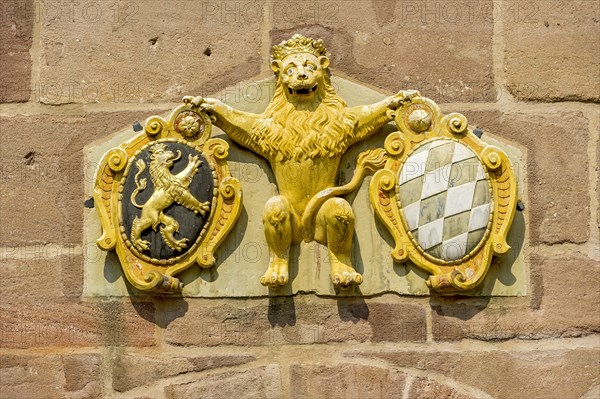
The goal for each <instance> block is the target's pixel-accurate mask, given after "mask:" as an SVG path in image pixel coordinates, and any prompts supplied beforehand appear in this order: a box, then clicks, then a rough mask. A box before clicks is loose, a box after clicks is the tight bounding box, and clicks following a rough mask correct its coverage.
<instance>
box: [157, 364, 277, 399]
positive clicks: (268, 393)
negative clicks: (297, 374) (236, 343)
mask: <svg viewBox="0 0 600 399" xmlns="http://www.w3.org/2000/svg"><path fill="white" fill-rule="evenodd" d="M281 392H282V386H281V371H280V370H279V367H278V366H277V365H275V364H273V365H268V366H266V367H260V368H255V369H251V370H247V371H242V372H225V373H220V374H213V375H209V376H205V377H204V378H202V379H200V380H198V381H194V382H190V383H187V384H174V385H170V386H167V387H166V388H165V396H166V398H167V399H175V398H176V399H186V398H190V399H192V398H200V397H202V398H206V399H217V398H219V399H221V398H222V399H225V398H239V397H242V398H265V399H271V398H273V399H275V398H279V397H281Z"/></svg>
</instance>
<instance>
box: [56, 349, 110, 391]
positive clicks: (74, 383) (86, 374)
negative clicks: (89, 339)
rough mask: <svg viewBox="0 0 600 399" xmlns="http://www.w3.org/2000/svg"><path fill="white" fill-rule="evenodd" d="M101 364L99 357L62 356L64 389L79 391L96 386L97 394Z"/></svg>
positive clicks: (99, 384) (99, 385)
mask: <svg viewBox="0 0 600 399" xmlns="http://www.w3.org/2000/svg"><path fill="white" fill-rule="evenodd" d="M101 363H102V360H101V358H100V356H99V355H78V356H63V369H64V373H65V389H66V390H67V391H79V390H82V389H84V388H85V387H87V386H88V385H89V384H94V385H96V386H97V389H96V392H98V393H99V392H100V389H101V382H100V381H99V380H100V367H101Z"/></svg>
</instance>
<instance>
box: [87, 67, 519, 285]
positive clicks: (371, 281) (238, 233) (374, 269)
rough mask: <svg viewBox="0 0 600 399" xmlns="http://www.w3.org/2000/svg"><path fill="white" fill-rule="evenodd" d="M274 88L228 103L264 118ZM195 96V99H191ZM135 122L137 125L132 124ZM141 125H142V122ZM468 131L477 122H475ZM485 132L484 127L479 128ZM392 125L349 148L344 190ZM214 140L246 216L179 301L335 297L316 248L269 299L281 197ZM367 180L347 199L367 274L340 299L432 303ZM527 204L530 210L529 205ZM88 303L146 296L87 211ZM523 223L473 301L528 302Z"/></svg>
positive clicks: (193, 274) (240, 156) (374, 96)
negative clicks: (398, 258)
mask: <svg viewBox="0 0 600 399" xmlns="http://www.w3.org/2000/svg"><path fill="white" fill-rule="evenodd" d="M332 83H333V85H334V87H335V88H336V90H337V92H338V94H339V95H340V96H341V97H342V98H343V99H344V100H346V102H347V103H348V106H354V105H361V104H369V103H373V102H376V101H379V100H381V99H382V98H384V97H386V95H387V94H383V93H380V92H377V91H375V90H373V89H370V88H368V87H365V86H363V85H360V84H357V83H354V82H352V81H350V80H347V79H344V78H340V77H335V76H334V77H332ZM273 90H274V80H273V79H266V80H261V81H256V82H253V83H248V84H246V85H238V86H235V87H233V88H229V89H226V90H224V91H223V93H224V95H223V100H224V101H225V102H226V103H228V104H230V105H232V106H234V107H235V108H237V109H241V110H245V111H250V112H257V113H259V112H262V111H263V110H264V109H265V108H266V106H267V104H268V102H269V101H270V99H271V97H272V93H273ZM189 94H195V93H189ZM442 108H443V111H444V112H450V111H456V110H457V109H456V108H454V109H452V107H451V106H447V107H442ZM133 122H134V121H132V123H133ZM141 122H143V121H141ZM469 123H470V125H471V126H477V121H473V120H470V121H469ZM481 127H482V128H485V126H481ZM395 130H396V129H395V126H394V125H393V124H389V125H387V126H384V128H382V129H381V131H380V132H379V133H378V134H377V135H375V136H373V137H371V138H370V139H368V140H365V141H363V142H361V143H359V144H357V145H354V146H352V147H351V148H350V149H349V150H348V151H347V153H346V154H345V155H344V157H343V158H342V161H341V162H340V169H339V176H338V178H339V183H341V184H343V183H345V182H347V181H349V180H350V178H351V177H352V174H353V172H354V163H355V159H356V156H357V155H358V154H359V153H360V152H361V151H364V150H365V149H367V148H373V147H383V142H384V140H385V137H386V134H387V133H390V132H392V131H395ZM134 134H137V133H134V132H133V131H132V129H131V128H129V129H126V130H123V131H121V132H119V133H117V134H115V135H114V136H113V137H112V138H111V139H109V140H107V141H105V142H102V143H94V144H92V145H90V146H88V147H87V148H86V150H85V164H86V165H90V164H97V163H98V161H99V160H100V158H101V156H102V155H103V154H104V153H105V152H106V151H107V150H109V149H110V148H113V147H116V146H118V145H119V144H120V143H121V142H123V141H125V140H127V139H129V138H130V137H132V136H133V135H134ZM213 137H221V138H223V139H225V140H227V141H228V142H229V144H230V150H229V157H228V163H229V166H230V168H231V171H232V175H233V176H234V177H236V178H238V179H239V180H240V181H241V183H242V189H243V191H244V200H243V210H242V214H241V216H240V218H239V220H238V222H237V224H236V225H235V226H234V228H233V229H232V231H231V233H230V234H229V236H228V237H227V238H226V239H225V241H224V242H223V244H222V245H221V247H220V248H219V250H218V251H217V253H216V255H217V264H216V266H215V267H213V268H211V269H204V270H203V269H200V267H191V268H190V269H188V270H187V271H185V272H183V273H182V274H180V275H178V277H179V278H180V279H181V281H182V282H183V283H184V284H185V287H184V289H183V292H182V294H183V295H184V296H189V297H258V296H266V295H292V294H295V293H298V292H313V293H315V294H318V295H336V293H335V291H334V288H333V286H332V284H331V282H330V278H329V264H328V262H329V260H328V255H327V248H326V247H325V246H323V245H320V244H318V243H316V242H312V243H308V244H307V243H301V244H300V245H299V246H292V248H291V251H290V283H289V284H288V285H287V286H285V287H284V288H282V289H280V290H278V291H272V290H270V289H268V288H266V287H263V286H262V285H261V284H260V283H259V278H260V276H261V275H262V274H263V273H264V271H265V270H266V268H267V265H268V259H269V257H268V248H267V243H266V240H265V238H264V234H263V226H262V211H263V208H264V204H265V203H266V201H267V200H268V199H269V198H271V197H272V196H274V195H276V194H277V187H276V185H275V181H274V177H273V174H272V173H271V170H270V166H269V165H268V163H267V162H266V161H265V160H264V159H262V158H260V157H258V156H256V155H254V154H253V153H251V152H249V151H247V150H244V149H243V148H241V147H240V146H237V145H236V144H234V143H232V142H231V140H230V139H229V138H228V137H227V136H226V135H225V134H224V133H223V132H222V131H220V130H219V129H218V128H216V127H215V128H214V130H213ZM482 140H483V141H484V142H486V143H488V144H493V145H497V146H499V147H500V148H502V149H503V150H504V151H505V152H506V153H507V155H508V157H509V158H510V159H511V162H512V163H513V167H514V168H515V172H516V174H517V179H518V181H519V197H520V198H523V187H524V176H523V166H524V165H525V161H524V155H523V154H522V153H521V151H520V150H519V149H517V148H515V147H513V146H511V145H509V144H507V143H503V142H499V141H497V140H496V139H495V138H494V137H493V136H492V135H491V134H490V133H488V132H486V133H485V134H484V135H483V137H482ZM369 183H370V176H368V177H367V178H366V179H365V180H364V181H363V183H362V185H361V187H360V188H359V189H358V190H357V191H356V192H354V193H352V194H350V195H349V196H347V197H346V198H347V199H348V200H349V201H350V203H351V204H352V208H353V209H354V212H355V215H356V229H355V234H354V244H353V259H354V265H355V267H356V269H357V271H358V272H360V273H362V274H363V277H364V282H363V284H362V285H360V286H359V289H358V290H356V291H349V292H347V293H344V292H341V293H340V294H337V295H377V294H381V293H385V292H395V293H398V294H402V295H428V294H429V289H428V288H427V286H426V285H425V280H426V278H427V274H426V273H425V272H424V271H421V270H420V269H418V268H417V267H415V266H414V265H412V264H410V263H407V264H404V265H401V264H395V263H394V262H393V261H392V258H391V257H390V250H391V245H393V240H392V238H391V236H390V235H389V233H388V232H387V230H386V229H385V228H384V226H383V225H382V224H381V223H380V222H379V220H378V219H377V218H376V216H375V215H374V213H373V209H372V207H371V205H370V203H369V195H368V187H369ZM85 190H86V198H87V197H91V192H92V185H91V182H86V187H85ZM524 202H525V203H526V204H527V201H526V199H524ZM84 212H85V214H84V226H85V230H84V236H85V237H84V244H85V245H84V248H85V252H86V253H85V254H84V255H85V266H84V268H85V271H84V276H85V277H84V278H85V284H84V295H85V296H127V295H147V294H144V293H140V292H138V291H136V290H134V289H133V288H131V287H128V286H127V285H126V282H125V279H124V277H123V275H122V271H121V267H120V266H119V264H118V259H117V256H116V254H114V253H113V252H111V253H105V252H103V251H100V250H99V249H98V248H96V247H95V240H96V239H97V238H98V237H99V236H100V232H101V229H100V223H99V220H98V217H97V214H96V210H95V209H87V208H86V209H85V210H84ZM524 237H525V222H524V218H523V214H522V213H520V212H517V213H516V215H515V220H514V222H513V225H512V228H511V230H510V233H509V235H508V243H509V245H510V246H511V247H512V250H511V252H510V253H509V254H508V255H506V256H505V257H504V258H496V259H495V260H494V262H493V263H492V265H491V266H490V271H489V272H488V275H487V277H486V279H485V282H484V283H483V284H482V285H481V286H480V287H479V288H478V289H477V290H476V291H475V292H472V293H471V295H482V296H488V295H492V296H524V295H526V281H527V277H526V276H527V270H526V263H525V260H524V257H523V250H524V245H525V243H524Z"/></svg>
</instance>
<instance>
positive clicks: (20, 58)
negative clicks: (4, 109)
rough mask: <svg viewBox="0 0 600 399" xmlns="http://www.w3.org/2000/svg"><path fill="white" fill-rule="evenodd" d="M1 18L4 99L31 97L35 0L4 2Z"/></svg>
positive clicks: (1, 92)
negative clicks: (31, 53) (31, 51)
mask: <svg viewBox="0 0 600 399" xmlns="http://www.w3.org/2000/svg"><path fill="white" fill-rule="evenodd" d="M1 13H2V16H1V18H0V70H1V71H2V82H1V83H0V102H2V103H10V102H25V101H27V100H29V94H30V85H31V56H30V55H29V48H30V47H31V40H32V36H33V21H34V16H35V14H34V1H33V0H22V1H6V2H3V3H2V10H1Z"/></svg>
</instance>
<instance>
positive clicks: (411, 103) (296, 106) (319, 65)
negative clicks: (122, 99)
mask: <svg viewBox="0 0 600 399" xmlns="http://www.w3.org/2000/svg"><path fill="white" fill-rule="evenodd" d="M271 67H272V69H273V71H274V73H275V76H276V86H275V92H274V96H273V98H272V100H271V102H270V103H269V105H268V106H267V108H266V110H265V111H264V112H263V113H261V114H254V113H249V112H243V111H240V110H236V109H234V108H232V107H230V106H228V105H226V104H225V103H223V102H221V101H219V100H216V99H212V98H202V97H191V96H189V97H185V98H184V99H183V105H181V106H180V107H178V108H177V109H176V110H175V111H173V113H172V114H171V115H170V116H169V118H167V119H163V118H160V117H151V118H149V119H148V121H146V125H145V132H144V133H142V134H140V135H138V136H136V137H135V138H133V139H132V140H131V141H129V142H127V143H124V144H123V145H121V146H120V147H119V148H117V149H114V150H112V151H111V152H109V153H108V154H107V155H106V156H105V158H104V160H103V162H102V164H101V167H100V170H99V172H98V178H97V181H96V188H95V197H94V198H95V200H96V203H97V204H99V206H98V211H99V214H100V217H101V221H102V227H103V230H104V231H103V236H102V237H101V238H100V240H99V241H98V245H100V247H101V248H103V249H106V250H108V249H112V248H114V247H115V246H116V248H117V253H118V254H119V257H120V259H121V262H122V264H123V268H124V270H125V274H126V276H127V278H128V279H129V281H130V282H132V284H133V285H134V286H136V287H137V288H140V289H144V290H159V291H166V292H173V291H177V290H180V289H181V283H179V281H178V280H177V279H176V278H174V277H173V276H174V274H175V273H178V272H180V271H182V270H184V269H185V268H187V267H189V266H190V265H191V264H192V263H194V262H195V263H197V264H198V265H200V266H201V267H211V266H212V265H213V264H214V262H215V259H214V256H213V252H214V250H215V249H216V247H217V246H218V245H219V244H220V243H221V242H222V241H223V239H224V237H225V236H226V234H227V233H228V232H229V230H230V229H231V228H232V226H233V224H234V223H235V221H236V219H237V217H238V215H239V213H240V210H241V188H240V185H239V183H238V182H237V180H235V179H233V178H232V177H231V176H230V175H229V170H228V167H227V162H226V156H227V143H225V142H224V141H223V140H220V139H216V138H210V130H211V129H210V128H211V124H214V125H215V126H217V127H219V128H220V129H221V130H223V131H224V132H225V133H226V134H227V135H228V136H229V137H230V138H231V139H232V140H233V141H235V142H236V143H238V144H239V145H241V146H242V147H245V148H247V149H249V150H250V151H252V152H254V153H255V154H257V155H259V156H261V157H263V158H265V159H266V160H267V161H268V162H269V163H270V165H271V168H272V170H273V173H274V176H275V181H276V184H277V188H278V190H279V195H277V196H274V197H272V198H271V199H270V200H268V201H267V203H266V204H265V206H264V211H263V225H264V234H265V237H266V241H267V244H268V246H269V258H270V260H269V265H268V267H267V270H266V272H265V273H264V274H263V275H262V277H260V283H261V284H262V285H264V286H268V287H270V288H272V289H278V288H280V287H282V286H284V285H286V284H288V282H289V281H288V280H289V253H290V246H291V245H295V244H298V243H300V242H301V241H302V240H304V241H306V242H311V241H316V242H317V243H320V244H322V245H326V246H327V249H328V254H329V259H330V262H329V264H330V277H331V282H332V284H333V285H334V286H335V287H336V288H339V289H349V288H351V287H352V286H355V285H358V284H361V283H362V282H363V277H362V275H361V274H359V273H358V272H357V271H356V270H355V268H354V267H353V264H352V259H351V252H352V251H351V250H352V239H353V233H354V228H355V226H354V220H355V219H354V213H353V210H352V206H351V205H350V203H348V201H346V199H344V198H343V197H344V196H345V195H347V194H349V193H351V192H353V191H355V190H356V189H357V188H358V187H359V186H360V185H361V183H362V181H363V178H364V176H365V174H374V176H373V179H372V181H371V185H370V189H369V193H370V201H371V204H372V206H373V208H374V210H375V214H376V215H377V216H378V217H379V218H380V220H381V221H382V222H383V224H384V226H385V227H386V228H387V229H388V230H389V232H390V233H391V235H392V237H393V239H394V241H395V248H394V249H393V250H392V253H391V255H392V258H393V259H394V260H395V261H397V262H399V263H404V262H412V263H413V264H414V265H416V266H417V267H420V268H422V269H423V270H426V271H427V272H429V273H430V274H431V276H430V277H429V279H428V281H427V284H428V286H429V287H430V288H431V289H434V290H437V291H442V292H444V291H445V292H459V291H467V290H470V289H472V288H474V287H476V286H477V285H479V284H480V283H481V282H482V280H483V278H484V277H485V274H486V272H487V270H488V268H489V265H490V263H491V259H492V257H493V256H494V255H502V254H505V253H507V252H508V250H509V248H510V247H509V246H508V245H507V243H506V235H507V233H508V229H509V228H510V225H511V222H512V218H513V216H514V212H515V206H516V200H517V186H516V179H515V175H514V172H513V170H512V167H511V165H510V162H509V160H508V158H507V156H506V155H505V154H504V153H503V152H502V150H500V149H499V148H496V147H493V146H488V145H486V144H485V143H483V142H482V141H481V140H479V138H478V137H477V136H476V135H475V134H474V133H473V130H472V129H471V128H469V127H468V125H467V121H466V119H465V117H464V116H462V115H460V114H450V115H443V114H442V113H441V111H440V109H439V107H438V106H437V105H436V104H435V103H434V102H433V101H431V100H429V99H427V98H424V97H421V96H420V94H419V93H418V92H416V91H401V92H399V93H397V94H396V95H393V96H390V97H387V98H385V99H383V100H382V101H380V102H377V103H375V104H371V105H361V106H357V107H348V106H347V105H346V103H345V102H344V100H342V98H340V97H339V96H338V95H337V93H336V92H335V90H334V88H333V86H332V84H331V81H330V77H329V58H328V57H327V55H326V50H325V47H324V45H323V42H322V41H321V40H314V39H310V38H307V37H304V36H301V35H294V36H293V37H292V38H290V39H289V40H286V41H283V42H282V43H280V44H279V45H276V46H274V47H273V52H272V62H271ZM392 121H395V124H396V126H397V129H398V131H396V132H394V133H391V134H389V135H388V137H387V139H386V142H385V146H384V148H374V149H370V150H367V151H365V152H363V153H361V154H360V155H359V156H358V157H357V159H356V164H355V170H354V175H353V177H352V179H351V180H350V181H349V182H348V183H347V184H345V185H342V186H336V183H335V182H336V177H337V174H338V173H337V172H338V166H339V163H340V160H341V158H342V156H343V155H344V153H345V152H346V150H347V149H348V147H349V146H351V145H352V144H355V143H357V142H359V141H361V140H364V139H366V138H367V137H369V136H371V135H373V134H375V133H377V132H378V131H379V130H380V128H381V127H382V126H383V125H385V124H387V123H390V122H392ZM368 266H369V267H378V265H368Z"/></svg>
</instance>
